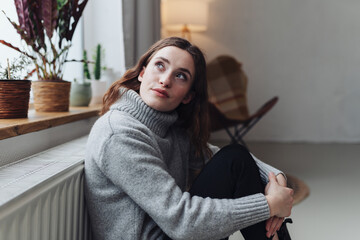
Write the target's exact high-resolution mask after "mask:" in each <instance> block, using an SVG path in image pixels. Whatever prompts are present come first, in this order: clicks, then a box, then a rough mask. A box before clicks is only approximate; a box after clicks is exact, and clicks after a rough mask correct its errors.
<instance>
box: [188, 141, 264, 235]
mask: <svg viewBox="0 0 360 240" xmlns="http://www.w3.org/2000/svg"><path fill="white" fill-rule="evenodd" d="M264 189H265V186H264V184H263V183H262V181H261V178H260V174H259V168H258V166H257V165H256V163H255V161H254V159H253V158H252V157H251V155H250V153H249V152H248V150H247V149H246V148H245V147H243V146H241V145H239V144H233V145H229V146H226V147H224V148H222V149H221V150H220V151H219V152H217V153H216V154H215V155H214V156H213V158H212V159H211V160H210V161H209V163H208V164H206V166H205V167H204V169H203V170H202V171H201V173H200V174H199V176H198V177H197V178H196V179H195V180H194V182H193V185H192V186H191V189H190V194H191V195H192V196H194V195H196V196H200V197H210V198H220V199H221V198H228V199H233V198H240V197H244V196H248V195H252V194H255V193H264ZM241 233H242V235H243V236H244V238H245V239H246V240H258V239H259V240H262V239H267V238H266V230H265V222H260V223H257V224H255V225H252V226H249V227H247V228H245V229H242V230H241ZM226 239H227V238H226Z"/></svg>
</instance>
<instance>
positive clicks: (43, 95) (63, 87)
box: [32, 81, 71, 112]
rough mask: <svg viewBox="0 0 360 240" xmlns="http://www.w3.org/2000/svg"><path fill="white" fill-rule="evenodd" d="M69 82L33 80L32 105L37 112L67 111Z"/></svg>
mask: <svg viewBox="0 0 360 240" xmlns="http://www.w3.org/2000/svg"><path fill="white" fill-rule="evenodd" d="M70 87H71V82H67V81H34V82H33V83H32V88H33V93H34V107H35V110H36V111H37V112H68V111H69V98H70Z"/></svg>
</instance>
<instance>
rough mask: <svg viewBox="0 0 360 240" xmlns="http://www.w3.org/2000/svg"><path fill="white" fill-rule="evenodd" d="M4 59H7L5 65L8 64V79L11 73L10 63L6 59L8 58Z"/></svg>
mask: <svg viewBox="0 0 360 240" xmlns="http://www.w3.org/2000/svg"><path fill="white" fill-rule="evenodd" d="M6 60H7V65H8V68H7V70H8V79H9V80H10V78H11V74H10V63H9V59H8V58H7V59H6Z"/></svg>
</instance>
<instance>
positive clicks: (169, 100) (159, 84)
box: [138, 46, 195, 112]
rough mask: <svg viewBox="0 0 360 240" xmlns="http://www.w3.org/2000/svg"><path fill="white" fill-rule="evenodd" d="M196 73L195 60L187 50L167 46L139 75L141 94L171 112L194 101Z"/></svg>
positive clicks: (151, 102) (163, 109)
mask: <svg viewBox="0 0 360 240" xmlns="http://www.w3.org/2000/svg"><path fill="white" fill-rule="evenodd" d="M194 75H195V66H194V61H193V58H192V57H191V55H190V54H189V53H188V52H187V51H185V50H182V49H180V48H177V47H174V46H169V47H164V48H162V49H160V50H159V51H158V52H157V53H156V54H155V55H154V56H153V58H152V59H151V60H150V62H149V63H148V65H147V66H146V67H144V68H143V70H142V71H141V72H140V74H139V77H138V79H139V81H140V82H141V84H140V96H141V98H142V99H143V101H144V102H145V103H146V104H147V105H148V106H150V107H151V108H154V109H155V110H158V111H161V112H168V111H172V110H174V109H176V108H177V107H178V106H179V105H180V104H181V103H183V104H187V103H189V102H190V101H191V99H192V97H193V92H191V91H190V89H191V86H192V83H193V81H194Z"/></svg>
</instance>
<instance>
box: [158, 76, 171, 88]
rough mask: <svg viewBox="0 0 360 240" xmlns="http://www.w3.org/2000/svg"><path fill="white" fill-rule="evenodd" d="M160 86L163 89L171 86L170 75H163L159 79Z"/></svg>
mask: <svg viewBox="0 0 360 240" xmlns="http://www.w3.org/2000/svg"><path fill="white" fill-rule="evenodd" d="M160 84H161V85H162V86H164V87H170V86H171V75H170V74H164V75H163V76H162V77H161V78H160Z"/></svg>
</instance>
